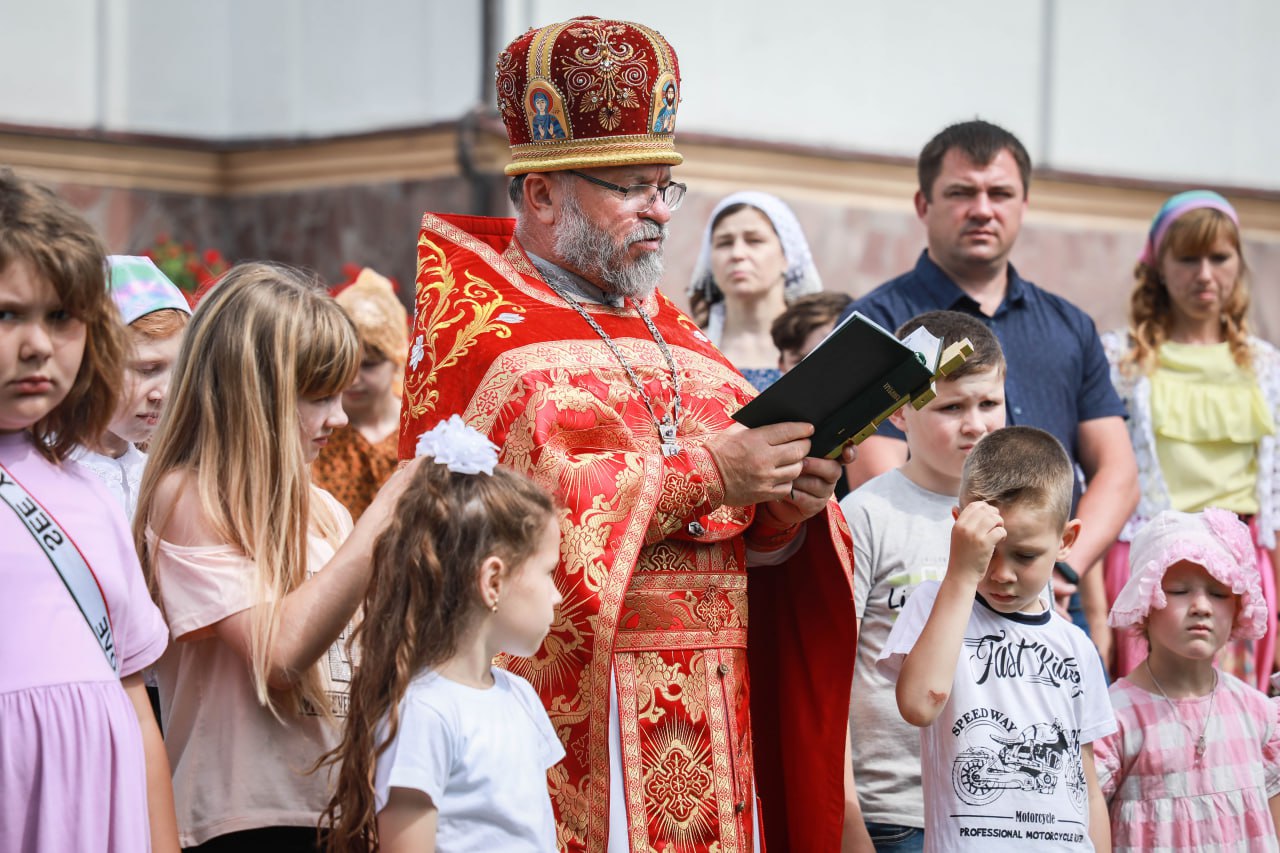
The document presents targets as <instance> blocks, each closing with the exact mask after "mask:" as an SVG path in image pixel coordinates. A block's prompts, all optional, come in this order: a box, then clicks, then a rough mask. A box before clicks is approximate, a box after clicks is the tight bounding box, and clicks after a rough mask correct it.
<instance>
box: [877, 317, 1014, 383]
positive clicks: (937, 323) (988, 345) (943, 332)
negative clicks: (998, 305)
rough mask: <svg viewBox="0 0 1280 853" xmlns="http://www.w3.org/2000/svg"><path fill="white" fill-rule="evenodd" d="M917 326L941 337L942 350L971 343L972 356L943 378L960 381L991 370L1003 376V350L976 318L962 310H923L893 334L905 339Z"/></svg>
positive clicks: (989, 331)
mask: <svg viewBox="0 0 1280 853" xmlns="http://www.w3.org/2000/svg"><path fill="white" fill-rule="evenodd" d="M921 326H924V327H925V328H926V329H928V330H929V331H930V332H932V333H933V334H935V335H937V336H938V337H939V338H942V348H943V349H944V350H945V349H946V348H947V347H949V346H951V345H952V344H954V343H955V342H956V341H961V340H964V339H965V338H968V339H969V343H971V344H973V355H971V356H969V357H968V358H967V359H965V361H964V363H963V364H961V365H960V366H959V367H957V368H956V369H955V370H953V371H951V372H950V373H948V374H947V379H961V378H963V377H965V376H972V375H973V374H975V373H981V372H982V371H984V370H990V369H991V368H993V367H994V368H995V369H996V370H998V371H999V372H1000V375H1001V376H1004V373H1005V362H1004V350H1003V349H1001V348H1000V341H999V340H997V339H996V336H995V334H994V333H993V332H992V331H991V330H990V329H988V328H987V324H986V323H984V322H982V321H981V320H979V319H978V318H977V317H974V316H972V315H970V314H965V313H964V312H962V311H926V312H924V313H923V314H917V315H916V316H914V317H912V318H911V319H910V320H908V321H907V322H905V323H903V324H902V325H901V326H899V327H898V331H897V332H895V334H896V335H897V336H898V337H899V338H905V337H906V336H907V335H909V334H911V333H912V332H914V331H915V330H916V329H918V328H920V327H921Z"/></svg>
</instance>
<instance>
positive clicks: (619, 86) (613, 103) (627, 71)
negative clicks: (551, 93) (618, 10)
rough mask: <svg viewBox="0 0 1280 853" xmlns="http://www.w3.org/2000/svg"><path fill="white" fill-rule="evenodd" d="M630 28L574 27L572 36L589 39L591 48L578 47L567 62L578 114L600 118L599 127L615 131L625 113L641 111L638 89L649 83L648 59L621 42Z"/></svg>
mask: <svg viewBox="0 0 1280 853" xmlns="http://www.w3.org/2000/svg"><path fill="white" fill-rule="evenodd" d="M626 32H627V28H626V27H625V26H623V25H621V24H615V23H605V22H603V21H593V22H589V23H582V24H578V25H576V26H573V27H571V28H570V29H569V35H571V36H574V37H575V38H588V39H591V40H592V43H591V44H588V45H585V46H583V47H579V48H578V49H577V50H575V51H574V52H573V56H572V58H571V59H568V58H567V59H566V60H565V68H564V72H565V84H566V85H567V86H568V88H569V92H570V94H571V95H575V96H578V97H580V98H581V101H580V103H579V105H578V112H580V113H591V112H594V113H596V114H597V120H598V121H599V122H600V126H601V127H603V128H604V129H605V130H613V129H614V128H616V127H617V126H618V125H620V124H622V110H623V109H638V108H639V107H640V105H641V104H640V98H639V93H638V92H637V89H641V88H644V87H645V86H646V85H647V84H648V82H649V70H648V68H646V67H645V62H644V60H645V55H644V53H643V52H637V51H636V49H635V46H634V45H631V44H629V43H627V42H626V41H625V40H623V39H621V38H615V39H614V40H613V41H610V37H620V36H623V35H625V34H626Z"/></svg>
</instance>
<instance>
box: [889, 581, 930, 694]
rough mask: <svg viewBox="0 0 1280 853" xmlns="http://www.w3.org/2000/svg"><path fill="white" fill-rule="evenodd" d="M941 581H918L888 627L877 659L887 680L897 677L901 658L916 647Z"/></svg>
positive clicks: (901, 662) (904, 658) (900, 666)
mask: <svg viewBox="0 0 1280 853" xmlns="http://www.w3.org/2000/svg"><path fill="white" fill-rule="evenodd" d="M940 585H941V584H939V583H938V581H925V582H924V583H922V584H920V586H918V587H916V590H915V592H913V593H911V597H910V598H908V599H907V603H906V604H904V605H903V607H902V610H901V611H900V612H899V613H898V619H897V621H896V622H894V623H893V629H892V630H891V631H889V638H888V639H887V640H885V642H884V648H883V649H882V650H881V651H880V657H879V658H877V659H876V669H877V670H878V671H879V672H880V674H881V675H883V676H884V677H885V678H887V679H889V680H890V681H897V680H898V673H899V672H901V671H902V664H903V662H904V661H905V660H906V659H907V655H908V654H910V653H911V650H912V649H913V648H915V645H916V640H918V639H919V638H920V632H921V631H923V630H924V623H925V622H927V621H929V613H930V612H931V611H932V610H933V602H934V599H936V598H937V597H938V587H939V586H940Z"/></svg>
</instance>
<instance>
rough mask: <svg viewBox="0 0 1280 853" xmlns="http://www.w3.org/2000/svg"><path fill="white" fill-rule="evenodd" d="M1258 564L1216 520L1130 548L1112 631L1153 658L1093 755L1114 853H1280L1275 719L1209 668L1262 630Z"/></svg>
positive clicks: (1136, 676)
mask: <svg viewBox="0 0 1280 853" xmlns="http://www.w3.org/2000/svg"><path fill="white" fill-rule="evenodd" d="M1256 561H1257V557H1256V549H1255V548H1254V546H1253V542H1252V540H1251V538H1250V535H1249V528H1248V527H1246V526H1245V525H1244V524H1243V523H1242V522H1241V521H1240V520H1239V519H1238V518H1237V517H1236V515H1235V513H1232V512H1228V511H1226V510H1222V509H1216V508H1209V509H1206V510H1204V511H1203V512H1199V513H1185V512H1175V511H1173V510H1166V511H1165V512H1162V513H1160V514H1159V515H1157V516H1156V517H1155V518H1154V519H1152V520H1151V521H1150V523H1148V524H1147V525H1146V526H1145V527H1143V528H1142V530H1141V531H1139V533H1138V535H1137V536H1136V537H1135V538H1134V540H1133V547H1132V549H1131V551H1130V576H1129V580H1128V582H1127V583H1126V584H1125V586H1124V588H1123V589H1122V590H1121V591H1120V594H1119V595H1118V596H1117V598H1116V601H1115V604H1114V605H1113V606H1112V609H1111V617H1110V623H1111V626H1112V627H1113V628H1117V629H1120V630H1129V631H1136V632H1138V633H1139V634H1141V635H1142V636H1144V637H1145V638H1146V641H1147V645H1148V648H1149V651H1148V654H1147V657H1146V659H1145V660H1144V661H1143V662H1142V663H1141V664H1139V665H1138V666H1137V667H1135V668H1134V670H1133V671H1132V672H1130V673H1129V674H1128V675H1127V676H1125V677H1123V678H1120V679H1118V680H1117V681H1116V682H1115V683H1114V684H1113V685H1112V686H1111V704H1112V706H1113V707H1114V708H1115V714H1116V722H1117V724H1118V726H1119V728H1118V729H1117V731H1116V732H1115V734H1112V735H1109V736H1107V737H1105V738H1102V739H1101V740H1099V741H1095V743H1094V757H1095V761H1096V763H1097V770H1098V782H1099V784H1100V785H1101V787H1102V792H1103V795H1104V796H1105V797H1106V798H1107V804H1108V809H1109V811H1110V814H1111V836H1112V841H1113V845H1114V849H1115V850H1116V851H1122V850H1152V849H1157V848H1158V849H1180V850H1205V849H1210V848H1212V849H1215V850H1232V851H1235V850H1239V851H1260V850H1269V851H1275V850H1277V849H1280V847H1278V846H1277V840H1276V825H1277V814H1278V813H1277V809H1280V706H1277V705H1276V704H1274V703H1272V702H1271V701H1270V700H1269V699H1267V697H1266V696H1264V695H1263V694H1262V693H1261V692H1259V691H1258V690H1256V689H1255V688H1253V687H1251V686H1250V685H1248V684H1245V683H1244V682H1243V681H1241V680H1240V679H1238V678H1235V677H1234V676H1232V675H1230V674H1228V673H1225V672H1222V671H1220V670H1219V669H1218V668H1217V667H1216V666H1215V665H1214V658H1215V657H1216V656H1217V655H1218V653H1219V652H1220V651H1221V650H1222V648H1223V646H1225V645H1226V644H1227V641H1228V640H1234V639H1256V638H1258V637H1260V636H1262V634H1263V632H1264V631H1265V630H1266V626H1267V621H1268V614H1267V605H1266V601H1265V599H1264V598H1263V594H1262V589H1261V586H1260V584H1259V580H1258V570H1257V564H1256Z"/></svg>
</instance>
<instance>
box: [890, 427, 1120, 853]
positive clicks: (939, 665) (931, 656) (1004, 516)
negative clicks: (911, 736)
mask: <svg viewBox="0 0 1280 853" xmlns="http://www.w3.org/2000/svg"><path fill="white" fill-rule="evenodd" d="M1074 476H1075V473H1074V470H1073V468H1072V465H1071V462H1070V461H1069V460H1068V458H1067V455H1066V452H1065V451H1064V450H1063V449H1062V446H1061V445H1060V444H1059V443H1058V441H1057V439H1055V438H1054V437H1053V436H1051V435H1049V434H1048V433H1046V432H1043V431H1042V430H1038V429H1034V428H1032V427H1007V428H1005V429H1002V430H998V431H996V432H993V433H991V434H990V435H988V436H986V437H985V438H983V439H982V440H981V441H979V442H978V444H977V446H976V447H974V449H973V451H972V452H971V453H970V454H969V458H968V459H967V460H966V462H965V465H964V472H963V477H962V481H961V485H960V509H959V511H958V512H957V515H956V523H955V526H954V527H953V528H952V533H951V557H950V561H949V563H948V566H947V572H946V575H945V576H944V578H943V580H942V581H941V583H938V582H929V583H925V584H922V585H921V586H920V587H919V588H918V589H917V590H916V592H915V594H914V595H912V596H911V598H910V599H909V600H908V601H907V605H906V607H905V608H904V609H903V610H902V612H901V614H900V615H899V617H898V620H897V622H896V623H895V624H894V626H893V630H892V631H891V632H890V633H889V639H888V640H887V641H886V643H885V647H884V650H883V652H882V653H881V655H880V658H879V660H878V662H877V664H878V668H879V669H880V671H881V672H882V673H884V674H885V675H886V676H887V677H890V678H893V677H896V678H897V688H896V697H897V702H898V710H899V711H900V712H901V714H902V717H903V719H905V720H906V721H907V722H909V723H911V724H912V725H915V726H919V727H920V728H921V754H922V760H921V773H922V776H923V781H924V804H925V850H926V851H959V850H975V849H979V848H981V849H982V850H983V851H984V853H994V852H995V851H1000V850H1022V849H1024V848H1025V846H1026V844H1027V842H1033V843H1034V844H1035V845H1036V849H1037V850H1094V849H1098V850H1108V849H1110V838H1109V835H1110V833H1109V824H1108V820H1107V810H1106V803H1105V802H1104V801H1103V799H1102V794H1101V792H1100V790H1099V788H1098V781H1097V776H1096V774H1095V773H1094V766H1093V749H1092V746H1091V744H1092V742H1093V741H1094V740H1096V739H1097V738H1100V737H1102V736H1104V735H1107V734H1110V733H1111V732H1113V731H1115V728H1116V725H1115V718H1114V717H1113V715H1112V712H1111V704H1110V702H1109V701H1108V698H1107V689H1106V681H1105V679H1104V677H1103V674H1102V665H1101V662H1100V661H1099V659H1098V656H1097V653H1096V652H1095V651H1094V650H1093V646H1092V644H1091V643H1090V641H1089V638H1088V637H1087V636H1085V634H1084V632H1082V631H1081V630H1080V629H1079V628H1077V627H1075V626H1074V625H1072V624H1071V623H1070V622H1069V621H1067V620H1066V619H1064V618H1063V617H1061V616H1060V615H1058V614H1057V613H1055V612H1054V611H1053V610H1052V609H1051V608H1049V607H1048V605H1047V604H1046V602H1045V601H1044V599H1043V597H1042V593H1043V591H1044V589H1045V586H1046V584H1047V583H1048V582H1049V575H1050V573H1051V572H1052V571H1053V565H1054V563H1055V562H1056V561H1058V560H1064V559H1066V557H1067V554H1068V553H1069V552H1070V550H1071V546H1072V544H1073V543H1074V542H1075V539H1076V536H1077V534H1078V533H1079V530H1080V522H1079V521H1078V520H1072V519H1071V518H1070V514H1071V490H1072V482H1073V477H1074Z"/></svg>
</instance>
